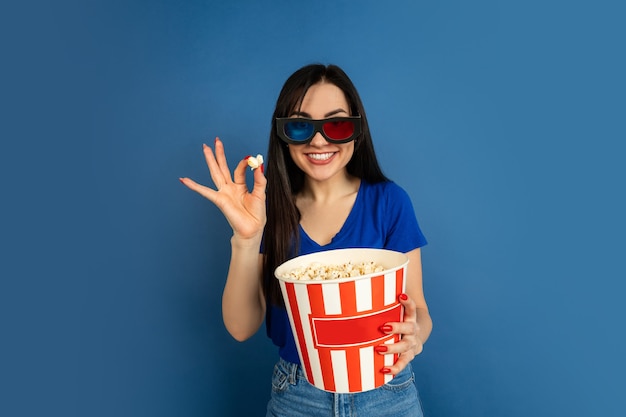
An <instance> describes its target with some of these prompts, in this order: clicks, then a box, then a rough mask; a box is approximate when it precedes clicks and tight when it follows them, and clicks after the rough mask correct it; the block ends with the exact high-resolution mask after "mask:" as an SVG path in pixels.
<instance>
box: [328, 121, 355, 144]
mask: <svg viewBox="0 0 626 417" xmlns="http://www.w3.org/2000/svg"><path fill="white" fill-rule="evenodd" d="M322 129H324V133H325V134H326V136H328V137H329V138H330V139H335V140H343V139H347V138H349V137H350V136H352V134H353V133H354V123H353V122H352V121H350V120H338V121H335V122H328V123H324V126H322Z"/></svg>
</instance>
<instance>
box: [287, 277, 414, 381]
mask: <svg viewBox="0 0 626 417" xmlns="http://www.w3.org/2000/svg"><path fill="white" fill-rule="evenodd" d="M280 285H281V289H282V291H283V297H284V299H285V304H286V307H287V311H288V313H289V320H290V322H291V326H292V329H293V330H294V336H295V338H296V344H297V345H298V353H299V355H300V360H301V362H302V366H303V368H304V371H305V373H306V376H307V379H308V380H309V382H310V383H311V384H313V385H314V386H316V387H317V388H320V389H323V390H326V391H332V392H339V393H349V392H361V391H367V390H370V389H374V388H377V387H379V386H381V385H383V384H384V383H386V382H389V381H390V380H391V379H392V378H393V377H392V376H391V375H388V374H383V373H381V372H380V370H381V369H382V368H384V367H386V366H390V365H393V363H394V362H395V361H396V360H397V355H394V354H387V355H381V354H379V353H377V352H375V351H374V347H375V346H377V345H380V344H383V343H394V342H397V341H399V340H400V336H399V335H387V334H385V333H383V332H381V331H380V330H379V329H378V328H379V327H380V326H382V325H383V324H385V323H387V322H394V321H401V320H402V306H401V304H400V303H399V302H398V295H400V294H401V293H402V292H404V289H405V280H404V268H400V269H398V270H396V271H392V272H389V273H386V274H384V275H378V276H374V277H364V278H357V279H355V280H354V281H348V282H333V281H323V282H320V281H298V282H285V281H281V282H280Z"/></svg>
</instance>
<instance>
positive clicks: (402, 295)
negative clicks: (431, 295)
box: [398, 294, 409, 301]
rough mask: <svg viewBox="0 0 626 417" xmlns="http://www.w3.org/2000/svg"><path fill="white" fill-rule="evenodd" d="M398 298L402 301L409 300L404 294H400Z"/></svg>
mask: <svg viewBox="0 0 626 417" xmlns="http://www.w3.org/2000/svg"><path fill="white" fill-rule="evenodd" d="M398 298H399V299H401V300H402V301H406V300H408V299H409V296H408V295H406V294H400V295H399V296H398Z"/></svg>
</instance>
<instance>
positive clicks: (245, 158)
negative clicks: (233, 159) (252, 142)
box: [243, 155, 252, 161]
mask: <svg viewBox="0 0 626 417" xmlns="http://www.w3.org/2000/svg"><path fill="white" fill-rule="evenodd" d="M251 156H252V155H246V156H244V157H243V160H244V161H247V160H248V158H250V157H251Z"/></svg>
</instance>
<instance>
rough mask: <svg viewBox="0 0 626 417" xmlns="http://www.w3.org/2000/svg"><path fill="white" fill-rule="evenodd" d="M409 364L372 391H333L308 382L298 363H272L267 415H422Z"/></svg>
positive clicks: (341, 416) (333, 416)
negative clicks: (344, 392) (340, 392)
mask: <svg viewBox="0 0 626 417" xmlns="http://www.w3.org/2000/svg"><path fill="white" fill-rule="evenodd" d="M423 415H424V414H423V412H422V404H421V402H420V399H419V394H418V392H417V388H416V387H415V383H414V375H413V370H412V369H411V364H409V366H407V367H406V368H405V369H404V370H402V372H400V373H399V374H398V375H396V376H395V378H394V379H392V380H391V381H390V382H389V383H387V384H385V385H383V386H382V387H379V388H376V389H374V390H370V391H365V392H359V393H352V394H334V393H332V392H326V391H322V390H320V389H318V388H315V387H314V386H313V385H311V384H310V383H309V382H308V381H307V380H306V377H305V376H304V372H303V371H302V368H301V367H300V366H299V365H296V364H294V363H291V362H287V361H285V360H284V359H282V358H281V359H280V360H279V361H278V363H277V364H276V366H274V374H273V376H272V396H271V398H270V401H269V403H268V405H267V414H266V417H300V416H302V417H331V416H332V417H354V416H359V417H365V416H367V417H369V416H376V417H386V416H389V417H423Z"/></svg>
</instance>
